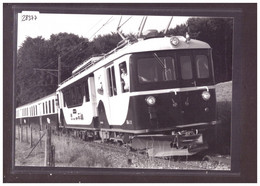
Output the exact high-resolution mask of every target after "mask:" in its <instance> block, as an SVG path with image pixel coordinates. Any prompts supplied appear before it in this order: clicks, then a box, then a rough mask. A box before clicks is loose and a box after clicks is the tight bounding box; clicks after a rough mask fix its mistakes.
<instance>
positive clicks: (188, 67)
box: [180, 56, 193, 80]
mask: <svg viewBox="0 0 260 186" xmlns="http://www.w3.org/2000/svg"><path fill="white" fill-rule="evenodd" d="M180 64H181V77H182V79H184V80H187V79H192V76H193V75H192V64H191V57H190V56H180Z"/></svg>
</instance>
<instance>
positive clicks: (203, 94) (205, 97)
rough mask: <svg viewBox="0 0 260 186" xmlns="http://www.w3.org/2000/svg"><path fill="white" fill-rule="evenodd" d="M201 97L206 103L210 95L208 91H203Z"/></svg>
mask: <svg viewBox="0 0 260 186" xmlns="http://www.w3.org/2000/svg"><path fill="white" fill-rule="evenodd" d="M201 96H202V98H203V99H204V100H205V101H208V100H209V98H210V93H209V92H208V91H204V92H202V94H201Z"/></svg>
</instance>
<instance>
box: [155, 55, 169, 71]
mask: <svg viewBox="0 0 260 186" xmlns="http://www.w3.org/2000/svg"><path fill="white" fill-rule="evenodd" d="M153 56H154V57H155V59H156V60H157V62H158V63H159V64H160V65H161V66H162V68H163V69H166V65H165V64H164V63H163V61H162V60H161V59H160V58H159V57H158V55H157V54H156V53H153Z"/></svg>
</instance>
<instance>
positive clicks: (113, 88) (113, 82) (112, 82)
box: [107, 66, 117, 97]
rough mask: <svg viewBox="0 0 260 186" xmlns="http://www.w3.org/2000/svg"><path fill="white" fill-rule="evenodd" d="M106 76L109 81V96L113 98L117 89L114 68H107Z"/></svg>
mask: <svg viewBox="0 0 260 186" xmlns="http://www.w3.org/2000/svg"><path fill="white" fill-rule="evenodd" d="M107 74H108V79H109V85H108V86H109V96H110V97H111V96H115V95H117V89H116V79H115V69H114V66H112V67H109V68H107Z"/></svg>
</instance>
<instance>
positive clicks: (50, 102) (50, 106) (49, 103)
mask: <svg viewBox="0 0 260 186" xmlns="http://www.w3.org/2000/svg"><path fill="white" fill-rule="evenodd" d="M49 113H51V101H50V100H49Z"/></svg>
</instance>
